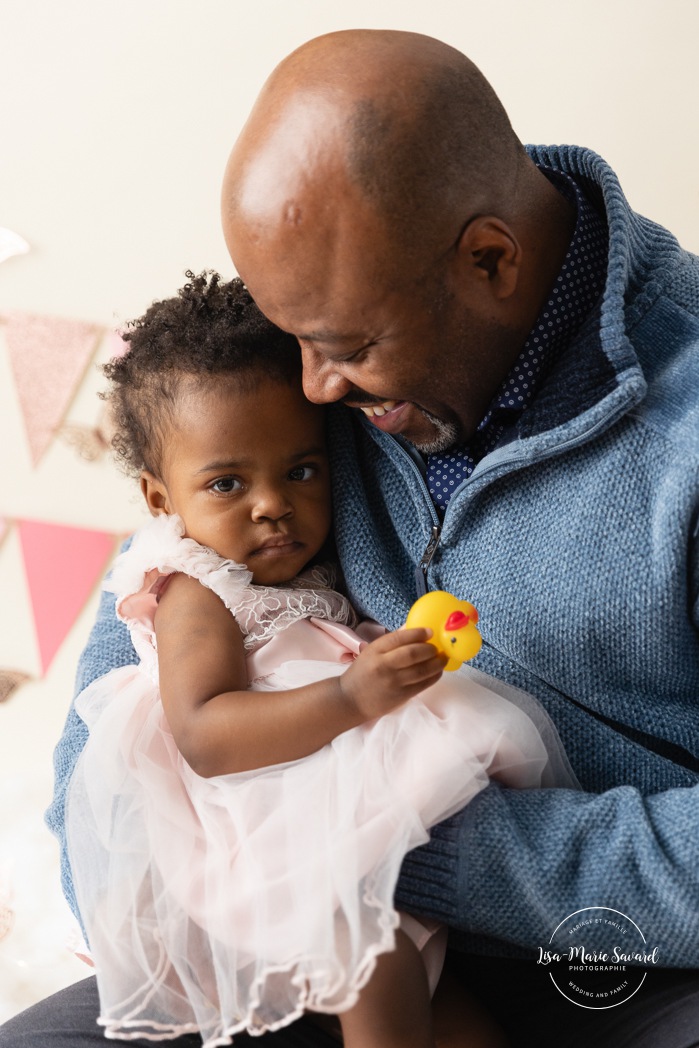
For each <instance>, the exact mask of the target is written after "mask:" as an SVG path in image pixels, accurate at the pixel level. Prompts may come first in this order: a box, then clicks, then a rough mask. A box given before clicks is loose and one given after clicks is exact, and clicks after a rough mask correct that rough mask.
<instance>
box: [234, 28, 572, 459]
mask: <svg viewBox="0 0 699 1048" xmlns="http://www.w3.org/2000/svg"><path fill="white" fill-rule="evenodd" d="M569 212H570V208H569V205H568V204H567V203H566V202H565V201H564V199H563V197H562V196H561V195H560V194H559V193H557V191H556V190H555V189H554V188H553V187H552V185H551V183H550V182H549V181H548V179H547V178H546V177H545V176H544V175H543V174H541V173H540V172H539V171H538V169H537V168H536V167H535V166H534V164H533V163H532V162H531V161H530V159H529V157H528V156H527V154H526V153H525V151H524V149H523V148H522V146H521V144H520V142H519V141H518V139H517V137H516V135H515V134H514V132H513V130H512V127H511V125H510V122H509V120H508V118H507V115H506V113H505V111H504V109H503V107H502V105H501V104H500V102H499V101H498V99H497V97H496V95H495V94H494V92H493V90H492V88H491V87H490V85H489V84H488V83H487V81H486V80H485V79H484V78H483V76H482V75H481V73H480V72H479V71H478V69H476V67H475V66H474V65H473V63H472V62H470V61H469V60H468V59H467V58H466V57H465V56H464V55H462V54H460V53H459V52H458V51H456V50H454V48H452V47H449V46H448V45H446V44H443V43H440V42H439V41H438V40H434V39H432V38H431V37H426V36H420V35H418V34H415V33H397V32H384V31H369V30H356V31H355V30H352V31H349V32H343V33H332V34H330V35H328V36H322V37H319V38H318V39H316V40H311V41H310V42H309V43H307V44H305V45H304V46H303V47H301V48H299V49H298V50H297V51H295V52H294V53H293V54H291V55H289V57H288V58H286V59H285V60H284V61H283V62H282V63H281V65H279V66H278V67H277V69H275V70H274V72H273V73H272V75H271V76H270V78H269V80H268V81H267V83H266V84H265V86H264V87H263V89H262V92H261V93H260V96H259V98H258V100H257V102H256V104H255V107H254V109H253V111H252V113H251V115H250V118H249V120H248V122H247V124H246V125H245V127H244V129H243V131H242V133H241V135H240V137H239V139H238V141H237V142H236V144H235V146H234V148H233V152H232V154H231V157H230V160H229V163H228V168H227V170H226V175H225V180H224V187H223V225H224V234H225V237H226V242H227V244H228V249H229V251H230V253H231V257H232V259H233V261H234V263H235V265H236V268H237V270H238V273H239V274H240V276H241V277H242V278H243V280H244V281H245V283H246V284H247V286H248V288H249V289H250V291H251V293H252V295H253V298H254V299H255V300H256V302H257V304H258V305H259V306H260V308H261V309H262V312H263V313H265V314H266V315H267V316H268V317H269V318H270V319H271V320H273V321H274V322H275V323H276V324H278V325H279V326H280V327H282V328H284V329H285V330H287V331H290V332H292V333H293V334H294V335H296V337H297V338H298V340H299V342H300V344H301V348H302V353H303V362H304V388H305V390H306V393H307V395H308V396H309V397H310V398H311V399H312V400H316V401H318V402H329V401H337V400H342V401H343V402H344V403H345V404H348V405H350V406H362V405H367V404H378V406H379V409H380V413H379V414H377V415H376V416H375V417H376V418H381V419H382V422H381V428H384V429H388V428H389V426H390V427H391V428H390V429H389V431H390V432H393V433H401V434H402V435H403V436H405V438H406V439H408V440H411V441H412V442H413V443H414V444H415V445H416V446H417V447H420V448H422V449H425V448H435V447H437V446H444V447H446V446H449V442H452V441H453V440H454V439H455V437H456V436H459V437H463V436H464V435H466V434H468V433H470V432H473V430H474V429H475V426H476V425H477V423H478V422H479V420H480V418H482V415H483V412H484V411H485V409H486V407H487V404H488V403H489V401H490V399H491V398H492V396H493V395H494V392H495V390H496V389H497V388H498V386H499V384H500V383H501V381H502V379H503V378H504V375H505V374H506V373H507V371H508V370H509V368H510V366H511V364H512V361H513V360H514V359H515V357H516V355H517V352H518V350H519V348H520V347H521V344H522V341H523V339H524V337H525V336H526V334H527V332H528V331H529V329H530V327H531V325H532V324H533V322H534V319H535V317H536V315H537V312H538V309H539V307H540V305H541V303H542V299H543V296H544V295H545V293H546V292H547V291H548V289H549V288H550V286H551V284H552V282H553V279H554V277H555V274H556V272H557V271H558V268H559V267H560V264H561V262H562V259H563V257H564V256H565V251H566V249H567V244H568V242H569V240H570V234H571V232H572V229H571V225H570V222H571V216H570V213H569ZM386 405H389V407H386ZM391 405H392V406H391ZM396 405H397V406H396ZM384 415H386V416H387V417H386V418H384Z"/></svg>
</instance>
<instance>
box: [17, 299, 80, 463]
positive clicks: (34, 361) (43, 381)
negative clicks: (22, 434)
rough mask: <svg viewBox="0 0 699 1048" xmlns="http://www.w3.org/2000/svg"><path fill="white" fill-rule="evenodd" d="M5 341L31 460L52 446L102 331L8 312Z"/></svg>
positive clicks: (56, 318)
mask: <svg viewBox="0 0 699 1048" xmlns="http://www.w3.org/2000/svg"><path fill="white" fill-rule="evenodd" d="M4 319H5V338H6V341H7V351H8V355H9V358H10V365H11V367H12V372H13V374H14V378H15V385H16V387H17V394H18V397H19V403H20V407H21V409H22V415H23V417H24V424H25V426H26V429H27V436H28V438H29V449H30V451H31V456H32V462H33V464H34V465H35V466H36V464H37V462H38V461H39V459H40V458H41V456H42V455H43V454H44V452H45V451H46V449H47V448H48V446H49V444H50V443H51V440H52V439H53V436H54V434H55V432H56V430H57V428H58V426H59V424H60V422H61V420H62V419H63V417H64V415H65V413H66V411H67V410H68V405H69V404H70V402H71V400H72V399H73V395H74V394H75V391H76V389H77V387H78V385H79V383H80V380H81V378H82V376H83V375H84V373H85V369H86V368H87V366H88V364H89V362H90V360H91V358H92V355H93V353H94V351H95V347H96V344H97V338H98V336H99V335H100V333H101V329H100V328H99V327H97V326H96V325H94V324H88V323H85V321H82V320H68V319H66V318H64V317H44V316H37V315H35V314H33V313H15V312H13V313H7V314H6V315H5V317H4Z"/></svg>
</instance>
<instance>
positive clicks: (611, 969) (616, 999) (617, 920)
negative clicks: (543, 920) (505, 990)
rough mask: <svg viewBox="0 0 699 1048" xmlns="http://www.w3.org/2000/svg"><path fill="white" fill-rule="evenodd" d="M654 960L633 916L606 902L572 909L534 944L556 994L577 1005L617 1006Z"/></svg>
mask: <svg viewBox="0 0 699 1048" xmlns="http://www.w3.org/2000/svg"><path fill="white" fill-rule="evenodd" d="M658 963H659V957H658V948H657V946H656V947H654V948H652V949H651V948H650V946H649V945H648V943H647V942H646V937H645V936H644V934H643V932H642V931H641V929H640V928H639V927H638V925H637V924H636V922H635V921H632V920H631V918H630V917H627V916H626V914H625V913H621V911H620V910H613V909H611V908H610V907H608V906H586V907H585V909H583V910H576V911H575V913H571V914H570V915H569V916H568V917H566V918H565V920H563V921H561V923H560V924H559V925H558V926H557V928H556V929H555V930H554V932H553V935H552V936H551V938H550V940H549V942H548V943H547V945H546V946H543V947H542V946H540V947H539V956H538V957H537V964H541V965H543V966H544V967H545V968H546V969H547V971H548V974H549V976H550V978H551V981H552V982H553V984H554V986H555V987H556V989H557V990H558V992H559V993H561V994H563V996H564V997H566V998H567V999H568V1000H569V1001H571V1002H572V1003H573V1004H577V1005H579V1006H580V1007H581V1008H595V1009H597V1008H616V1007H617V1006H618V1005H620V1004H623V1003H624V1001H628V999H629V998H630V997H633V995H634V994H635V993H636V992H637V991H638V990H639V989H640V988H641V986H642V985H643V982H644V980H645V978H646V975H647V974H648V968H650V967H652V966H653V965H655V964H658Z"/></svg>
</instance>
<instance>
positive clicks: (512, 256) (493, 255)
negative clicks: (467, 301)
mask: <svg viewBox="0 0 699 1048" xmlns="http://www.w3.org/2000/svg"><path fill="white" fill-rule="evenodd" d="M456 249H457V258H458V260H459V264H460V266H461V267H464V268H465V270H466V274H465V275H467V276H468V277H469V278H470V280H473V281H475V283H476V286H477V287H479V289H480V293H481V294H482V293H483V290H484V289H485V288H486V287H487V289H488V292H489V294H490V295H493V296H494V297H495V298H497V299H500V300H502V299H506V298H510V296H511V295H513V294H514V292H515V290H516V288H517V283H518V281H519V277H520V270H521V265H522V248H521V247H520V244H519V241H518V240H517V237H516V236H515V235H514V233H513V232H512V230H511V229H510V227H509V226H508V225H507V223H506V222H503V221H502V219H500V218H496V217H495V216H494V215H480V216H479V217H478V218H473V219H471V221H470V222H469V223H468V224H467V225H466V227H465V229H464V230H463V232H462V234H461V236H460V238H459V240H458V242H457V245H456Z"/></svg>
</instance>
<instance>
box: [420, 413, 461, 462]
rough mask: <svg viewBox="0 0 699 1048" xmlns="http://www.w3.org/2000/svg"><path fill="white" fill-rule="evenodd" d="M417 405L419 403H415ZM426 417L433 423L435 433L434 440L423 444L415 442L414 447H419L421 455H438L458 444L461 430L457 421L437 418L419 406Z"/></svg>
mask: <svg viewBox="0 0 699 1048" xmlns="http://www.w3.org/2000/svg"><path fill="white" fill-rule="evenodd" d="M415 406H416V407H417V405H415ZM418 411H420V412H421V413H422V414H423V415H424V416H425V418H426V419H427V420H428V421H429V422H431V423H432V425H433V426H434V428H435V431H436V432H435V434H434V437H433V438H432V440H428V441H426V442H425V443H423V444H416V443H414V442H413V441H410V443H411V444H413V447H415V448H417V450H418V451H419V452H420V454H421V455H437V454H438V453H439V452H440V451H446V450H447V448H451V447H453V446H454V444H456V441H457V440H458V437H459V431H458V429H457V426H456V423H455V422H442V420H441V419H440V418H436V417H435V416H434V415H431V414H430V413H429V411H425V409H424V408H418Z"/></svg>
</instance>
